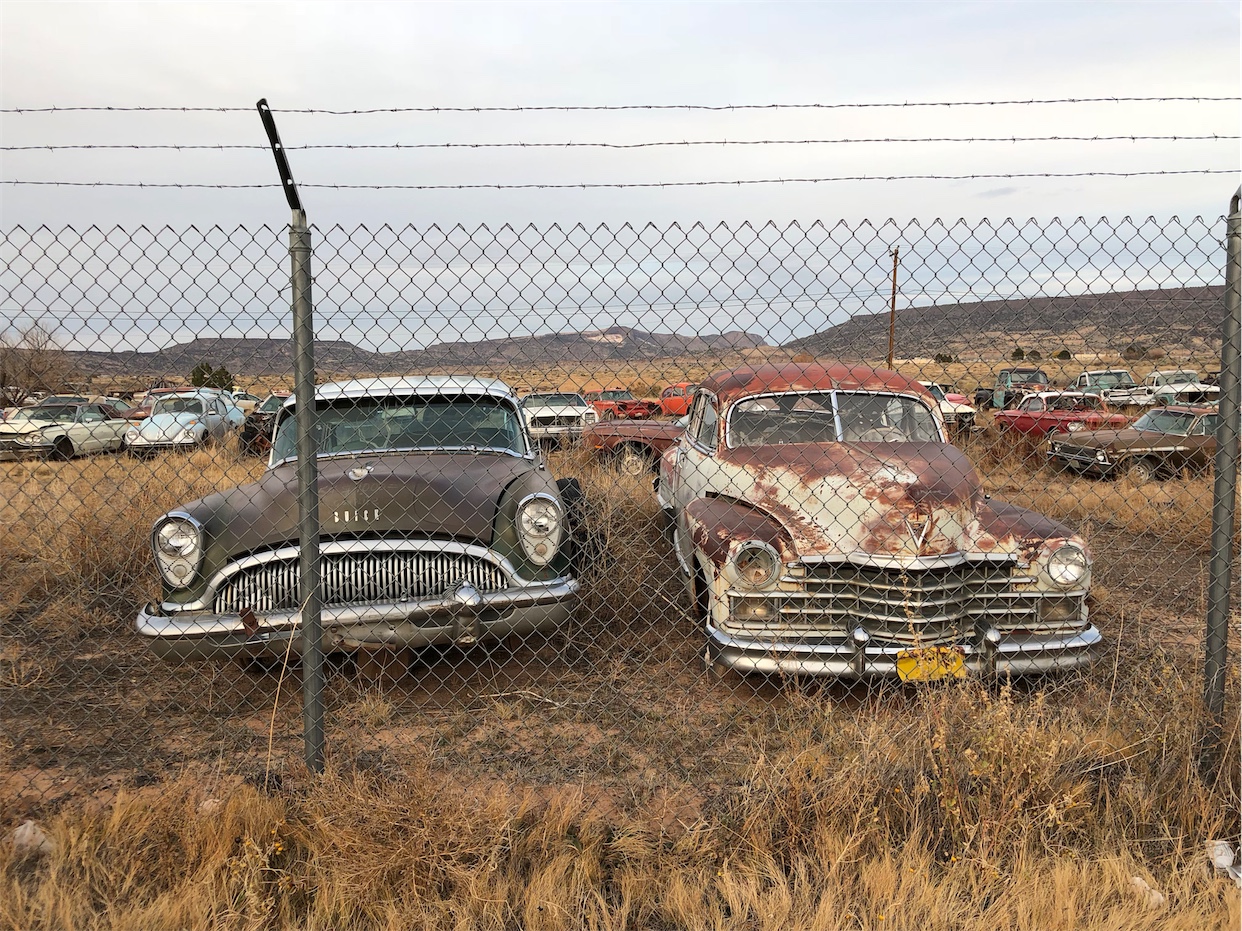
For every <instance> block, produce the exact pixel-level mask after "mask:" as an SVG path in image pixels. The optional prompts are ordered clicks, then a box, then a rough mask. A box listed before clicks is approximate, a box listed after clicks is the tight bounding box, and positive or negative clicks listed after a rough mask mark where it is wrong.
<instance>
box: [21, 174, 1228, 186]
mask: <svg viewBox="0 0 1242 931" xmlns="http://www.w3.org/2000/svg"><path fill="white" fill-rule="evenodd" d="M1237 171H1238V170H1237V169H1236V168H1188V169H1177V170H1157V171H1064V172H1008V173H979V174H969V175H932V174H924V175H842V176H839V177H834V178H739V179H735V180H719V181H581V182H571V183H563V184H545V183H542V182H531V183H526V184H499V183H481V184H323V183H320V184H315V183H310V184H302V183H299V185H298V187H300V188H305V189H310V188H314V189H317V190H336V191H468V190H494V191H522V190H539V191H548V190H573V189H578V190H591V189H597V188H613V189H616V188H666V187H720V186H739V187H740V186H743V185H754V184H828V183H833V182H840V181H982V180H1017V179H1024V178H1146V177H1161V176H1176V175H1226V174H1237ZM0 185H9V186H18V185H24V186H37V187H101V188H103V187H109V188H155V189H161V188H176V189H185V190H202V189H208V190H220V191H223V190H254V189H259V188H278V187H281V185H280V184H279V183H258V184H223V183H222V184H206V183H174V182H148V181H26V180H21V179H16V178H6V179H0Z"/></svg>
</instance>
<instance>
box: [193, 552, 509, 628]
mask: <svg viewBox="0 0 1242 931" xmlns="http://www.w3.org/2000/svg"><path fill="white" fill-rule="evenodd" d="M319 572H320V579H319V596H320V598H321V599H322V603H323V604H324V606H325V607H329V606H330V607H342V606H347V605H361V604H387V603H397V602H401V601H412V600H416V599H421V598H432V597H435V596H437V595H441V594H443V593H444V592H446V591H448V590H449V589H450V588H452V587H453V586H454V585H456V584H457V583H458V582H469V583H470V584H471V585H473V586H474V587H475V588H476V589H478V590H479V591H481V592H495V591H501V590H503V589H504V588H506V587H507V584H508V582H507V579H506V577H505V574H504V572H503V571H502V570H501V569H500V567H499V566H496V565H494V564H493V563H490V562H488V561H486V560H484V559H480V558H478V557H475V556H471V555H469V554H464V553H437V552H354V553H324V554H323V555H322V557H321V559H320V564H319ZM300 576H301V573H300V571H299V567H298V561H297V559H296V557H294V558H290V559H276V560H271V561H269V562H264V563H261V564H259V565H254V566H247V567H245V568H243V569H242V570H240V571H239V572H237V573H236V574H234V575H232V576H230V577H229V578H228V579H227V580H226V581H225V582H224V583H223V584H222V585H221V586H220V588H219V590H218V591H217V592H216V594H215V598H214V599H213V602H212V604H213V609H214V610H215V612H216V613H217V614H238V613H239V612H240V611H241V610H242V608H247V607H248V608H250V609H252V610H254V611H259V612H263V611H291V610H294V609H296V608H297V607H298V603H299V602H298V597H299V596H298V592H299V579H300Z"/></svg>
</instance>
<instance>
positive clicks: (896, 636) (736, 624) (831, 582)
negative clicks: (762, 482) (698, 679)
mask: <svg viewBox="0 0 1242 931" xmlns="http://www.w3.org/2000/svg"><path fill="white" fill-rule="evenodd" d="M1024 579H1025V577H1024V576H1015V575H1014V574H1013V567H1012V566H1010V565H1005V564H999V565H998V564H989V563H985V564H967V565H964V566H953V567H951V568H948V569H910V570H895V569H881V568H873V567H864V566H853V565H841V564H833V565H821V566H816V567H814V568H812V569H811V571H810V573H809V575H808V578H807V579H806V582H805V584H806V589H807V591H806V593H805V594H803V593H793V592H781V593H779V594H778V595H777V596H776V597H777V598H778V599H779V601H780V618H779V620H775V619H773V620H766V621H758V622H757V621H749V622H748V621H731V622H730V624H729V628H730V630H732V631H735V632H738V633H750V634H759V635H763V636H765V637H781V636H788V637H797V638H804V637H806V636H808V635H809V636H816V637H844V636H846V635H847V634H848V633H849V630H850V629H852V628H853V627H855V626H859V625H861V626H862V627H863V628H864V629H865V630H866V631H867V632H868V633H870V634H871V635H872V636H873V637H875V638H877V639H879V640H881V641H886V642H891V643H897V644H910V645H914V644H919V645H928V646H930V645H936V644H948V643H953V642H957V641H959V640H961V639H963V638H964V637H969V636H971V635H973V634H974V633H975V631H976V629H977V628H978V627H996V628H998V629H1000V630H1004V629H1006V628H1030V627H1033V626H1035V625H1036V624H1037V623H1038V621H1037V615H1038V603H1039V599H1038V597H1033V596H1030V595H1027V594H1024V593H1022V592H1015V591H1014V590H1013V583H1014V582H1015V581H1021V580H1024Z"/></svg>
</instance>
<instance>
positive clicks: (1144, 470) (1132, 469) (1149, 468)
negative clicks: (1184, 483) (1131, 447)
mask: <svg viewBox="0 0 1242 931" xmlns="http://www.w3.org/2000/svg"><path fill="white" fill-rule="evenodd" d="M1158 472H1159V470H1158V469H1157V468H1156V463H1155V462H1153V461H1152V460H1151V459H1136V460H1135V461H1134V462H1132V463H1130V465H1129V466H1128V467H1127V468H1126V478H1128V479H1129V480H1130V481H1131V482H1133V483H1134V484H1135V485H1145V484H1147V483H1148V482H1150V481H1153V480H1154V479H1155V478H1156V476H1157V474H1158Z"/></svg>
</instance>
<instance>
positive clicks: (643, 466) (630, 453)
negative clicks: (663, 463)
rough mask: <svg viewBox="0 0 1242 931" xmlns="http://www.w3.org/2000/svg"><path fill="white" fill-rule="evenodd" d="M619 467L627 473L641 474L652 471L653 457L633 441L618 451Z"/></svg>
mask: <svg viewBox="0 0 1242 931" xmlns="http://www.w3.org/2000/svg"><path fill="white" fill-rule="evenodd" d="M617 468H618V469H619V470H620V471H621V472H622V473H623V474H625V475H632V476H635V477H637V476H640V475H646V474H647V473H648V472H650V471H651V457H650V456H648V455H647V454H646V452H645V451H644V450H642V449H640V448H639V447H637V446H635V445H633V444H632V443H629V444H626V445H625V446H622V447H621V449H620V450H619V451H618V452H617Z"/></svg>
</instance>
